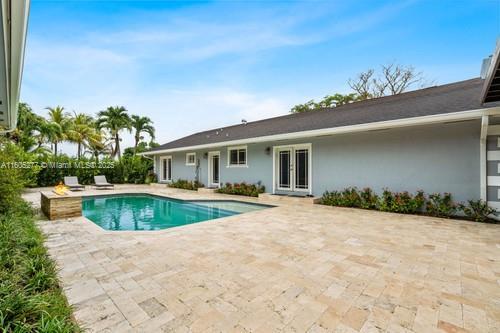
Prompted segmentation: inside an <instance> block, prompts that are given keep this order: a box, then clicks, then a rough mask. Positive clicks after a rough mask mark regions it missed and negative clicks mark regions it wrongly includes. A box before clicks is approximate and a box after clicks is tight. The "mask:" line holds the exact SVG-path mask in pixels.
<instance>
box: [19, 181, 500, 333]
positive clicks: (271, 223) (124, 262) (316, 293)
mask: <svg viewBox="0 0 500 333" xmlns="http://www.w3.org/2000/svg"><path fill="white" fill-rule="evenodd" d="M37 191H38V190H31V191H30V192H28V193H26V194H25V198H26V199H28V200H30V201H32V202H34V204H35V205H36V204H38V205H39V196H40V194H39V192H37ZM132 192H134V193H153V194H159V195H165V196H170V197H173V198H178V199H228V198H230V199H233V198H235V197H233V196H225V195H217V194H209V193H207V194H198V193H196V192H188V191H181V190H174V189H161V188H152V187H148V186H120V187H117V189H116V190H114V191H96V190H87V191H85V195H93V194H95V193H100V194H103V193H110V194H111V193H132ZM236 198H237V199H238V200H241V201H251V202H260V203H266V202H262V200H257V199H250V198H241V197H236ZM40 227H41V228H42V230H43V232H44V233H45V234H46V236H47V240H46V245H47V247H48V248H49V252H50V254H51V255H52V256H53V257H54V259H55V260H56V262H57V264H58V266H59V267H60V272H59V276H60V279H61V282H62V285H63V288H64V291H65V293H66V295H67V297H68V300H69V302H70V304H72V305H73V306H74V309H75V313H74V314H75V318H76V320H77V321H78V322H79V323H80V324H81V325H82V327H84V328H87V329H88V330H89V331H90V332H101V331H103V332H129V331H130V332H162V331H164V332H346V333H349V332H491V333H493V332H500V225H498V224H497V225H489V224H480V223H473V222H467V221H458V220H446V219H438V218H430V217H422V216H410V215H399V214H390V213H381V212H374V211H365V210H357V209H345V208H333V207H325V206H319V205H311V204H304V205H300V204H286V203H280V204H279V205H278V206H277V207H275V208H270V209H264V210H260V211H254V212H249V213H245V214H241V215H235V216H231V217H226V218H222V219H218V220H212V221H207V222H201V223H195V224H190V225H186V226H182V227H176V228H171V229H166V230H161V231H142V232H136V231H118V232H116V231H104V230H102V229H101V228H99V227H98V226H96V225H95V224H94V223H92V222H90V221H88V220H87V219H85V218H84V217H79V218H74V219H69V220H60V221H41V222H40Z"/></svg>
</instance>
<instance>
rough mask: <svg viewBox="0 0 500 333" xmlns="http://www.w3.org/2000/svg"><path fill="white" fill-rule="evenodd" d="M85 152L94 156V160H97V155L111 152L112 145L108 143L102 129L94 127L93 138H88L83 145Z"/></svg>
mask: <svg viewBox="0 0 500 333" xmlns="http://www.w3.org/2000/svg"><path fill="white" fill-rule="evenodd" d="M85 148H86V150H85V153H90V154H91V155H92V156H94V158H95V160H96V162H99V155H104V154H111V153H112V151H113V147H112V146H111V144H110V143H109V141H108V139H107V138H106V135H105V134H104V133H103V131H101V130H99V129H96V131H95V134H94V137H93V140H89V141H88V142H87V143H86V145H85Z"/></svg>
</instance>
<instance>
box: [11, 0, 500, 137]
mask: <svg viewBox="0 0 500 333" xmlns="http://www.w3.org/2000/svg"><path fill="white" fill-rule="evenodd" d="M499 17H500V0H489V1H486V0H476V1H474V0H471V1H459V0H457V1H451V0H450V1H430V0H427V1H397V2H396V1H368V0H365V1H358V2H355V1H185V2H183V1H126V0H123V1H120V0H114V1H78V0H75V1H69V0H68V1H43V0H32V6H31V13H30V22H29V32H28V41H27V49H26V59H25V71H24V77H23V85H22V91H21V94H22V96H21V99H22V100H23V101H24V102H27V103H29V104H30V105H31V106H32V108H33V109H34V110H35V112H37V113H39V114H45V113H46V112H45V110H44V108H45V107H46V106H55V105H62V106H64V107H65V108H66V109H67V110H68V111H72V110H75V111H77V112H85V113H89V114H95V113H96V112H98V111H99V110H102V109H105V108H106V107H107V106H109V105H124V106H125V107H127V109H128V110H129V111H130V112H131V113H134V114H141V115H147V116H149V117H150V118H151V119H152V120H153V121H154V123H155V127H156V128H157V141H158V142H160V143H164V142H167V141H169V140H172V139H175V138H178V137H181V136H184V135H188V134H190V133H193V132H195V131H201V130H205V129H210V128H215V127H219V126H224V125H230V124H234V123H238V122H240V120H241V119H246V120H248V121H251V120H257V119H262V118H267V117H272V116H277V115H282V114H286V113H287V112H288V111H289V109H290V107H292V106H293V105H295V104H297V103H301V102H305V101H307V100H309V99H312V98H315V99H318V98H321V97H322V96H325V95H327V94H333V93H336V92H341V93H346V92H349V87H348V85H347V83H346V82H347V80H348V79H349V78H350V77H354V76H356V74H357V73H359V72H361V71H363V70H366V69H368V68H377V67H378V66H379V65H380V64H384V63H388V62H391V61H396V62H398V63H400V64H403V65H413V66H414V67H416V68H417V69H418V70H419V71H422V72H423V73H424V75H425V77H426V79H427V80H428V81H432V82H434V83H435V84H443V83H447V82H453V81H458V80H464V79H469V78H473V77H477V76H478V75H479V71H480V65H481V61H482V59H483V58H484V57H486V56H488V55H489V54H491V52H492V51H493V48H494V45H495V41H496V38H497V37H498V36H499V33H500V18H499ZM124 141H125V142H124V143H125V145H128V144H131V143H132V139H131V136H130V135H125V138H124Z"/></svg>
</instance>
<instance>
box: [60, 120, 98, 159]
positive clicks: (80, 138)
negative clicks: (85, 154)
mask: <svg viewBox="0 0 500 333" xmlns="http://www.w3.org/2000/svg"><path fill="white" fill-rule="evenodd" d="M71 120H72V121H71V126H70V128H69V130H68V133H67V138H68V139H69V141H71V142H73V143H76V144H77V146H78V150H77V157H78V159H80V157H81V156H82V148H83V147H84V146H86V145H87V143H88V142H92V141H95V140H98V138H97V131H96V127H95V122H94V119H92V117H90V116H88V115H86V114H84V113H78V114H77V113H76V112H75V116H74V117H73V118H72V119H71Z"/></svg>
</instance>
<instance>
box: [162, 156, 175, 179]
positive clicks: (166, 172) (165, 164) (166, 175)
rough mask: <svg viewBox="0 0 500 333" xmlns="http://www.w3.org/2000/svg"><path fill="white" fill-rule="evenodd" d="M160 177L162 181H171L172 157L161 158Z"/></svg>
mask: <svg viewBox="0 0 500 333" xmlns="http://www.w3.org/2000/svg"><path fill="white" fill-rule="evenodd" d="M160 161H161V163H160V167H161V170H160V175H161V180H162V181H171V180H172V156H166V157H162V158H161V159H160Z"/></svg>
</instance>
